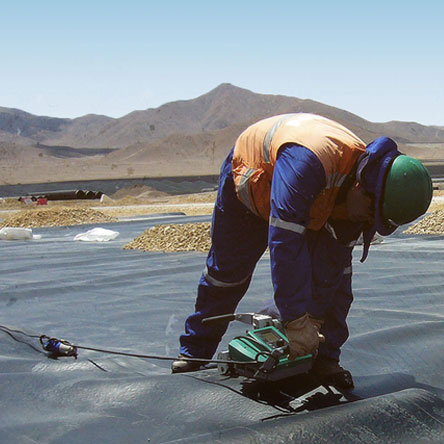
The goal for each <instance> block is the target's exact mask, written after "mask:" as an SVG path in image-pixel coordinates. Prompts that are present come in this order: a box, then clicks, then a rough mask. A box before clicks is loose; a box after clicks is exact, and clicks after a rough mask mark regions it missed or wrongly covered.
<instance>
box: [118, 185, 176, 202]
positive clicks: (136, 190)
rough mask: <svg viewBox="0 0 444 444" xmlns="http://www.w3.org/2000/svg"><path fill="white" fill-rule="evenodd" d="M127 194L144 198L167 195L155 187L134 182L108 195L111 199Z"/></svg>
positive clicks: (120, 197)
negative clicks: (134, 183)
mask: <svg viewBox="0 0 444 444" xmlns="http://www.w3.org/2000/svg"><path fill="white" fill-rule="evenodd" d="M129 196H131V197H136V198H139V197H140V198H143V199H146V198H154V197H162V196H168V194H167V193H164V192H162V191H158V190H156V189H155V188H152V187H148V186H146V185H140V184H136V185H132V186H129V187H124V188H121V189H120V190H118V191H116V192H115V193H114V194H113V195H112V196H110V197H112V198H113V199H123V198H126V197H129Z"/></svg>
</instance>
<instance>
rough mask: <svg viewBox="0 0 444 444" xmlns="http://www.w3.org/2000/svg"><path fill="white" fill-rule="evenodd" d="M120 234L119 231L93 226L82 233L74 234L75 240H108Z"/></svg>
mask: <svg viewBox="0 0 444 444" xmlns="http://www.w3.org/2000/svg"><path fill="white" fill-rule="evenodd" d="M118 235H119V232H118V231H113V230H107V229H106V228H92V229H91V230H88V231H87V232H86V233H80V234H77V235H76V236H74V240H75V241H84V242H108V241H111V240H113V239H115V238H116V237H117V236H118Z"/></svg>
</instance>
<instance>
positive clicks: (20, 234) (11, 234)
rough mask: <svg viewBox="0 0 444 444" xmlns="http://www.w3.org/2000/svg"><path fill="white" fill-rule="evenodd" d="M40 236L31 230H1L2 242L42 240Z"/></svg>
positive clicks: (10, 228)
mask: <svg viewBox="0 0 444 444" xmlns="http://www.w3.org/2000/svg"><path fill="white" fill-rule="evenodd" d="M41 237H42V236H41V235H39V234H34V235H33V234H32V229H31V228H21V227H3V228H1V229H0V240H30V239H40V238H41Z"/></svg>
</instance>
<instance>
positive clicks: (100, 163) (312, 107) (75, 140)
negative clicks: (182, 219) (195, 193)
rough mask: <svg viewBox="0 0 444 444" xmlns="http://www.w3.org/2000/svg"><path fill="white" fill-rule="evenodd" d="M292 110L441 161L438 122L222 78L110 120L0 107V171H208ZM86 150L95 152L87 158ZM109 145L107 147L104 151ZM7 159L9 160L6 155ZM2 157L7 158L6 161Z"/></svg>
mask: <svg viewBox="0 0 444 444" xmlns="http://www.w3.org/2000/svg"><path fill="white" fill-rule="evenodd" d="M294 112H309V113H315V114H320V115H323V116H325V117H328V118H331V119H333V120H336V121H338V122H340V123H342V124H344V125H345V126H346V127H348V128H350V129H351V130H352V131H353V132H355V133H356V134H357V135H358V136H360V137H361V138H362V139H363V140H364V141H366V142H370V141H371V140H373V139H374V138H376V137H379V136H381V135H385V136H388V137H392V138H393V139H394V140H396V141H397V142H398V144H399V145H400V147H401V148H402V150H403V151H407V152H412V153H413V152H415V153H418V155H419V156H421V157H423V158H428V157H430V158H440V157H441V158H443V159H444V155H442V153H443V152H444V127H440V126H425V125H420V124H418V123H415V122H398V121H391V122H385V123H374V122H369V121H367V120H365V119H363V118H361V117H359V116H357V115H356V114H353V113H350V112H348V111H345V110H342V109H339V108H335V107H333V106H329V105H325V104H322V103H319V102H315V101H313V100H309V99H299V98H296V97H288V96H282V95H271V94H257V93H254V92H252V91H249V90H247V89H244V88H239V87H237V86H234V85H231V84H229V83H223V84H221V85H219V86H218V87H216V88H214V89H213V90H211V91H209V92H208V93H206V94H203V95H201V96H199V97H196V98H195V99H191V100H179V101H175V102H169V103H166V104H164V105H162V106H160V107H158V108H150V109H146V110H141V111H133V112H131V113H129V114H127V115H125V116H123V117H121V118H117V119H116V118H111V117H107V116H100V115H95V114H89V115H86V116H82V117H79V118H76V119H66V118H56V117H46V116H35V115H33V114H30V113H27V112H25V111H21V110H17V109H12V108H2V107H0V154H1V153H3V154H2V158H1V159H0V173H3V174H5V175H6V176H8V177H9V180H18V178H17V177H16V178H15V179H14V178H12V172H10V171H9V169H10V166H11V165H12V164H14V168H19V169H20V171H17V172H16V176H17V174H18V175H22V174H24V171H22V170H23V168H24V167H23V165H24V162H23V156H27V158H28V159H33V162H35V164H36V165H37V164H38V163H39V162H44V163H45V164H49V163H51V162H55V164H54V165H57V169H58V171H57V174H62V172H63V174H65V175H69V178H70V179H71V178H72V176H73V175H77V177H78V176H79V175H81V174H84V175H86V176H88V177H87V178H89V179H94V178H96V177H95V176H100V178H103V177H122V178H123V177H136V175H142V176H143V175H146V174H151V175H152V174H154V175H174V174H183V175H189V174H196V172H197V173H198V174H215V173H217V169H218V165H219V164H220V161H221V159H222V158H223V156H224V155H225V154H226V152H227V151H228V150H229V148H230V147H231V146H232V145H233V143H234V141H235V140H236V137H237V136H238V135H239V133H240V132H241V131H242V130H243V129H244V128H246V127H247V126H248V125H250V124H251V123H253V122H255V121H257V120H259V119H262V118H265V117H269V116H272V115H276V114H284V113H294ZM48 147H52V148H48ZM73 149H78V157H79V159H74V158H75V157H76V154H77V153H76V152H75V151H72V150H73ZM94 149H96V150H97V151H96V153H97V156H93V157H91V154H94V151H91V150H94ZM110 149H113V151H112V152H110V153H109V154H106V153H107V152H109V151H110ZM62 150H64V152H63V151H62ZM409 150H410V151H409ZM86 156H87V157H88V158H87V159H86ZM14 157H16V161H15V163H14V161H13V160H11V159H14ZM63 157H71V164H70V165H65V164H63V165H61V161H60V160H57V159H60V158H63ZM4 159H9V160H8V162H9V163H8V165H7V164H6V163H5V162H7V161H6V160H4ZM11 162H12V163H11ZM197 162H199V163H200V166H199V167H198V166H197V165H196V163H197ZM94 171H95V172H94ZM47 176H49V177H50V178H51V177H52V176H51V175H49V174H46V175H45V177H47ZM77 177H76V178H77ZM21 180H23V177H22V179H21ZM25 180H29V179H25ZM54 180H55V179H54Z"/></svg>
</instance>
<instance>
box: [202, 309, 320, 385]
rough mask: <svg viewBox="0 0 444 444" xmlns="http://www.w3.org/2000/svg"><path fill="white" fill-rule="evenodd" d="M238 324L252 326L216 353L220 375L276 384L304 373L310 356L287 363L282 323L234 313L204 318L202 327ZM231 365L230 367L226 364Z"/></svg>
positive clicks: (311, 360) (311, 356) (263, 316)
mask: <svg viewBox="0 0 444 444" xmlns="http://www.w3.org/2000/svg"><path fill="white" fill-rule="evenodd" d="M234 320H235V321H240V322H243V323H245V324H250V325H252V326H253V329H252V330H248V331H247V332H246V333H245V335H242V336H236V337H235V338H233V339H232V340H231V341H230V342H229V344H228V350H227V351H223V352H220V353H219V354H218V356H217V358H218V360H220V361H225V362H223V363H220V364H218V369H219V372H220V373H221V374H222V375H231V376H245V377H247V378H254V379H257V380H262V381H279V380H281V379H286V378H290V377H293V376H296V375H299V374H301V373H306V372H308V371H309V370H310V369H311V367H312V364H313V355H311V354H310V355H306V356H301V357H298V358H296V359H294V360H290V359H288V353H289V344H288V339H287V337H286V336H285V334H284V329H283V326H282V322H281V321H280V320H279V319H275V318H272V317H271V316H268V315H264V314H256V313H237V314H228V315H223V316H215V317H212V318H206V319H204V320H203V321H202V323H206V324H208V323H214V322H230V321H234ZM230 361H233V363H230Z"/></svg>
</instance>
